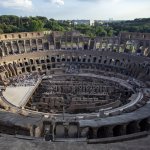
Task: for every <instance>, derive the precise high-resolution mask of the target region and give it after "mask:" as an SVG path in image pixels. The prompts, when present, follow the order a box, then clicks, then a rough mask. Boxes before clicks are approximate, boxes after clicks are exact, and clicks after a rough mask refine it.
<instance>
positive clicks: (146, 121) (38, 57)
mask: <svg viewBox="0 0 150 150" xmlns="http://www.w3.org/2000/svg"><path fill="white" fill-rule="evenodd" d="M0 57H1V58H0V134H7V135H12V136H14V137H22V138H24V139H43V140H45V141H47V142H48V141H51V142H60V141H61V142H63V141H69V140H72V139H73V140H74V141H84V142H86V143H89V144H93V143H112V142H118V141H125V140H131V139H135V138H142V137H146V136H148V135H149V130H150V34H143V33H127V32H121V33H120V34H119V36H118V37H110V38H99V37H97V38H89V37H86V36H84V35H81V34H80V33H78V32H66V33H62V32H46V31H44V32H32V33H29V32H28V33H27V32H26V33H13V34H1V35H0Z"/></svg>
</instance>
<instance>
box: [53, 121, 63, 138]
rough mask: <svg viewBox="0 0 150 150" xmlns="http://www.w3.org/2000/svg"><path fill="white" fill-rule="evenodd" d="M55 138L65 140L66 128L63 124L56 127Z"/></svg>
mask: <svg viewBox="0 0 150 150" xmlns="http://www.w3.org/2000/svg"><path fill="white" fill-rule="evenodd" d="M55 136H56V137H57V138H63V137H64V136H65V128H64V126H63V125H61V124H58V125H56V127H55Z"/></svg>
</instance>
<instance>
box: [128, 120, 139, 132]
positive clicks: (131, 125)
mask: <svg viewBox="0 0 150 150" xmlns="http://www.w3.org/2000/svg"><path fill="white" fill-rule="evenodd" d="M136 132H139V125H138V122H136V121H132V122H130V123H129V124H128V125H127V127H126V133H127V134H132V133H136Z"/></svg>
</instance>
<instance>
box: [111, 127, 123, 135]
mask: <svg viewBox="0 0 150 150" xmlns="http://www.w3.org/2000/svg"><path fill="white" fill-rule="evenodd" d="M124 134H125V128H124V126H123V125H117V126H115V127H114V128H113V136H121V135H124Z"/></svg>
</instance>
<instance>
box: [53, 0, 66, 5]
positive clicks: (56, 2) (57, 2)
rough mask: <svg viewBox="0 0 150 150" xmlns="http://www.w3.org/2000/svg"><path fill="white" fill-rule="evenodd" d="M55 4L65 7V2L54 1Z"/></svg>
mask: <svg viewBox="0 0 150 150" xmlns="http://www.w3.org/2000/svg"><path fill="white" fill-rule="evenodd" d="M54 3H55V4H57V5H59V6H60V5H64V0H54Z"/></svg>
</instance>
